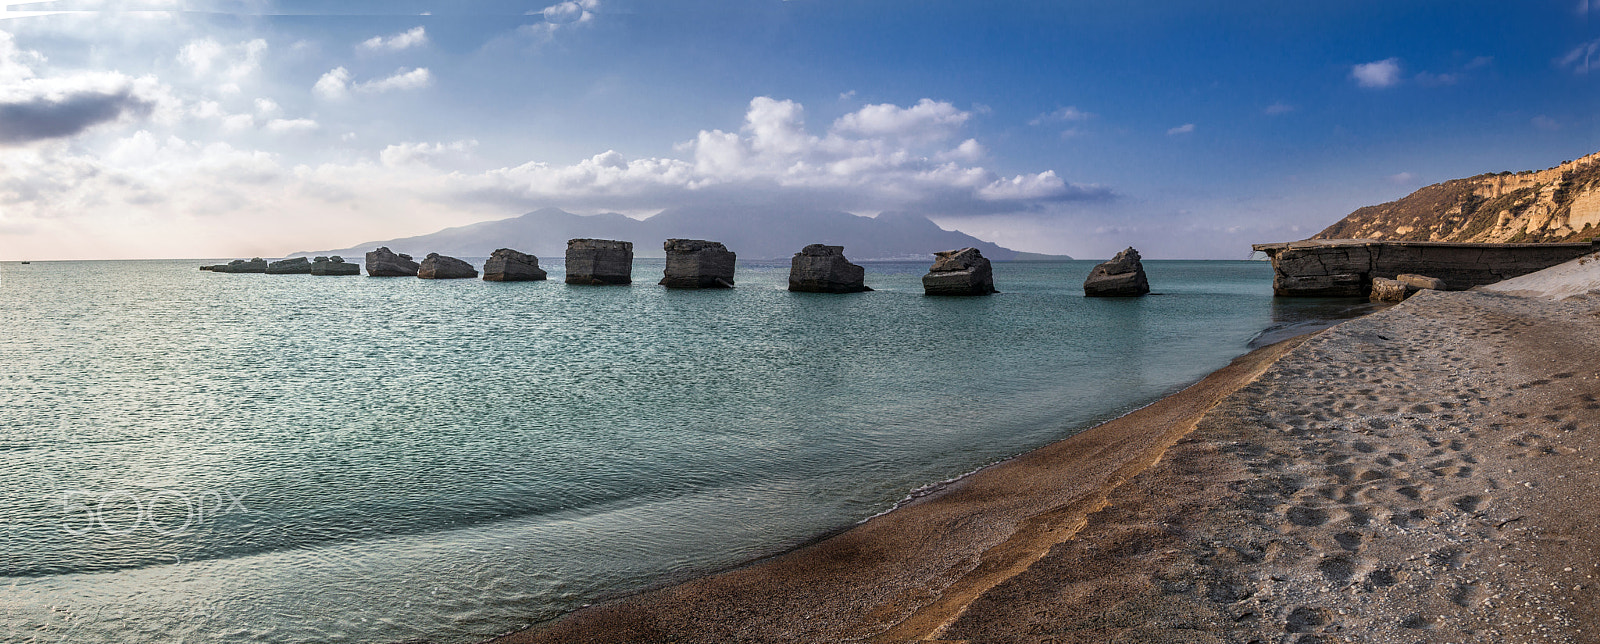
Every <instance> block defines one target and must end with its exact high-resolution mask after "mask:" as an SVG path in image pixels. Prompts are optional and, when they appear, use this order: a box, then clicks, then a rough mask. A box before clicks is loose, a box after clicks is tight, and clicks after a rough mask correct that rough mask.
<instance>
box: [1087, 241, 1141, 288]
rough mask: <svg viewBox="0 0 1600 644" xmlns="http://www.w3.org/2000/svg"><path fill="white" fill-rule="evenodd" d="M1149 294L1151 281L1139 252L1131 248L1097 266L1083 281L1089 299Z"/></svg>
mask: <svg viewBox="0 0 1600 644" xmlns="http://www.w3.org/2000/svg"><path fill="white" fill-rule="evenodd" d="M1149 292H1150V281H1149V280H1148V279H1146V278H1145V275H1144V264H1142V263H1140V262H1139V251H1136V250H1134V249H1133V247H1131V246H1130V247H1128V248H1126V249H1124V250H1123V251H1122V252H1120V253H1117V256H1116V257H1113V258H1111V261H1109V262H1104V263H1101V264H1100V265H1098V266H1095V267H1094V270H1091V271H1089V278H1088V279H1085V280H1083V294H1084V295H1087V296H1089V297H1137V296H1140V295H1144V294H1145V293H1149Z"/></svg>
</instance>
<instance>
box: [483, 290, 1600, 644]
mask: <svg viewBox="0 0 1600 644" xmlns="http://www.w3.org/2000/svg"><path fill="white" fill-rule="evenodd" d="M1594 355H1600V300H1594V301H1591V300H1589V299H1585V298H1578V299H1575V300H1568V301H1561V302H1555V301H1550V300H1543V299H1531V298H1523V297H1513V296H1509V295H1499V294H1493V293H1484V292H1457V293H1435V292H1425V293H1423V294H1420V295H1418V296H1416V297H1413V298H1412V299H1410V300H1408V301H1407V302H1405V303H1402V304H1400V305H1396V306H1394V307H1390V308H1388V309H1384V310H1381V311H1378V312H1375V313H1372V314H1369V315H1367V316H1364V317H1361V318H1356V319H1353V320H1349V321H1346V322H1345V323H1343V324H1341V325H1339V326H1336V327H1333V328H1332V329H1329V330H1326V331H1322V332H1320V333H1318V334H1314V335H1302V336H1299V337H1297V338H1294V339H1292V340H1288V341H1285V342H1281V343H1278V344H1274V345H1271V346H1269V347H1265V348H1262V349H1257V350H1255V351H1252V352H1251V353H1248V354H1246V355H1245V356H1242V357H1240V358H1238V359H1236V360H1235V361H1234V362H1233V363H1232V364H1230V365H1228V366H1227V367H1224V368H1223V369H1221V370H1218V371H1217V372H1214V373H1213V374H1211V375H1209V376H1207V377H1206V378H1205V379H1203V380H1201V381H1200V382H1198V383H1196V384H1195V385H1191V386H1190V387H1188V388H1186V389H1184V390H1182V391H1180V392H1178V393H1176V394H1173V395H1170V396H1168V397H1166V398H1163V399H1161V400H1158V401H1156V402H1155V403H1152V404H1151V405H1149V406H1146V407H1144V408H1141V409H1139V410H1137V411H1135V412H1132V413H1130V414H1128V415H1126V416H1123V417H1121V418H1118V419H1115V420H1112V421H1108V422H1106V423H1103V424H1101V425H1099V426H1096V427H1094V428H1091V429H1089V430H1086V431H1084V432H1082V433H1079V434H1077V435H1074V436H1072V437H1069V438H1067V439H1064V440H1061V441H1058V442H1056V443H1052V444H1050V445H1047V446H1045V447H1042V448H1039V449H1037V450H1034V451H1032V452H1028V453H1026V454H1023V455H1021V456H1018V457H1016V458H1013V459H1009V460H1007V461H1002V462H1000V463H997V464H995V465H993V466H990V467H989V468H985V469H983V470H980V471H978V472H977V473H975V474H973V475H970V476H967V477H965V478H962V479H959V480H957V481H956V482H954V483H952V484H951V485H949V486H948V487H947V488H945V489H943V490H941V491H939V492H937V493H935V494H931V495H927V496H924V497H922V498H919V499H916V500H913V501H912V502H910V503H907V504H905V505H904V506H902V507H901V508H899V509H897V510H896V511H894V512H891V513H889V514H885V515H882V516H880V517H877V518H875V519H872V520H870V521H868V522H866V523H863V524H858V525H856V526H854V527H852V528H850V529H849V530H846V531H844V532H842V533H838V534H835V535H833V536H831V537H827V538H825V539H823V540H821V541H818V542H815V543H812V544H810V545H807V546H804V547H801V548H799V549H796V550H793V551H790V552H788V553H785V554H781V555H777V556H774V557H770V558H767V559H763V560H759V561H756V562H753V563H751V564H747V565H745V566H742V567H739V568H734V569H731V570H727V571H724V572H720V573H715V574H712V575H709V576H706V577H701V578H697V579H694V580H691V581H688V582H684V583H681V584H677V585H673V586H667V587H662V588H656V589H653V590H648V591H645V592H642V593H639V594H635V595H631V596H627V597H623V598H620V599H616V600H612V601H609V602H606V603H602V604H597V605H594V606H590V607H586V608H584V609H581V610H579V611H575V612H573V613H570V614H567V615H565V616H563V617H560V618H557V619H556V620H552V621H551V622H546V623H544V624H540V625H536V626H535V627H533V628H530V629H527V630H523V631H519V632H516V633H511V634H508V635H505V636H502V637H499V638H496V639H493V640H490V641H491V642H494V643H496V644H511V643H524V642H617V641H641V642H642V641H667V640H671V641H706V642H712V641H718V642H720V641H752V642H756V641H759V642H825V641H826V642H832V641H873V642H907V641H948V642H958V641H984V642H991V641H994V642H1002V641H1003V642H1038V641H1054V642H1106V641H1184V642H1233V641H1240V642H1243V641H1250V640H1252V639H1259V640H1260V641H1279V642H1300V643H1304V644H1314V643H1317V642H1343V641H1398V642H1415V641H1424V642H1434V641H1438V642H1503V641H1561V642H1592V641H1600V597H1597V596H1596V594H1595V593H1593V592H1592V586H1593V584H1595V583H1600V582H1597V581H1596V579H1595V577H1596V575H1600V564H1597V563H1596V562H1597V561H1600V535H1596V534H1594V530H1593V526H1595V525H1600V471H1597V469H1596V467H1595V460H1594V458H1595V457H1594V456H1592V454H1596V453H1600V436H1597V435H1596V432H1594V431H1586V430H1593V429H1594V428H1596V427H1600V369H1597V368H1596V367H1594V366H1593V365H1592V364H1590V362H1591V361H1590V360H1588V359H1587V358H1589V357H1590V356H1594ZM1063 472H1070V473H1071V480H1062V479H1063V478H1065V477H1063V476H1061V474H1062V473H1063ZM1586 589H1591V590H1586Z"/></svg>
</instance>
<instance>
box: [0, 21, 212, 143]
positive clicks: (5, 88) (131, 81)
mask: <svg viewBox="0 0 1600 644" xmlns="http://www.w3.org/2000/svg"><path fill="white" fill-rule="evenodd" d="M42 62H44V57H43V56H41V55H39V54H38V53H37V52H31V51H22V50H19V49H17V48H16V46H15V43H14V42H13V41H12V39H11V35H10V34H8V33H5V32H0V78H4V79H6V82H4V83H3V84H0V145H26V144H31V143H36V142H40V141H50V140H55V139H65V138H71V137H73V136H77V135H78V134H80V133H82V132H84V131H86V130H88V129H90V128H94V127H98V126H101V125H106V124H112V123H125V122H132V121H139V120H143V119H148V118H155V119H157V120H161V121H171V120H174V119H176V118H178V117H179V116H181V111H182V104H181V102H180V101H178V100H177V99H175V98H174V97H173V96H172V90H171V88H170V87H168V86H166V85H164V84H162V83H161V82H160V81H159V80H157V79H156V78H155V77H153V76H144V77H140V78H133V77H130V76H127V75H125V74H122V73H119V72H76V73H69V74H65V75H58V76H53V77H47V78H41V77H38V76H36V75H35V72H34V70H33V67H32V66H31V65H32V64H33V63H42Z"/></svg>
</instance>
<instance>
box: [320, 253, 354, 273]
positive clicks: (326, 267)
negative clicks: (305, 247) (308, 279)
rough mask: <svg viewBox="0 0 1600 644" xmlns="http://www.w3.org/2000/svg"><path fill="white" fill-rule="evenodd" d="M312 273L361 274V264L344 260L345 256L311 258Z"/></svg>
mask: <svg viewBox="0 0 1600 644" xmlns="http://www.w3.org/2000/svg"><path fill="white" fill-rule="evenodd" d="M311 274H312V275H360V274H361V266H360V265H359V264H352V263H350V262H346V261H344V258H343V257H340V256H338V255H334V256H333V257H318V258H316V259H313V260H311Z"/></svg>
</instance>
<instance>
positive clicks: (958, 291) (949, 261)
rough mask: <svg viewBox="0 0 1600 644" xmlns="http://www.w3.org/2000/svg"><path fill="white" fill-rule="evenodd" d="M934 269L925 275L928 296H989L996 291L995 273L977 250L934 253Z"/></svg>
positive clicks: (924, 280)
mask: <svg viewBox="0 0 1600 644" xmlns="http://www.w3.org/2000/svg"><path fill="white" fill-rule="evenodd" d="M933 256H934V260H933V266H932V267H930V268H929V269H928V274H927V275H923V276H922V292H923V293H925V294H928V295H988V294H990V293H999V291H996V290H995V289H994V270H993V269H992V268H991V267H990V266H989V260H988V259H985V258H984V256H983V253H980V252H978V249H976V248H963V249H961V250H945V251H939V252H937V253H934V254H933Z"/></svg>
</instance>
